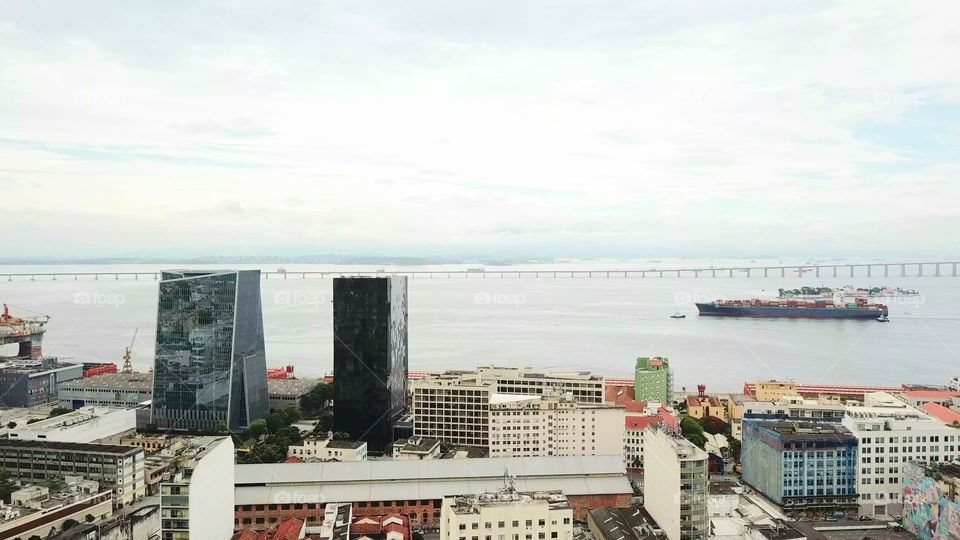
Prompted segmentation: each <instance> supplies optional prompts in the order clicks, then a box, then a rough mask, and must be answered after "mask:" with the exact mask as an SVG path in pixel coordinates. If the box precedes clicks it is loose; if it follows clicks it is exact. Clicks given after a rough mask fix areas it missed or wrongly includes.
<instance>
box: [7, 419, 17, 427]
mask: <svg viewBox="0 0 960 540" xmlns="http://www.w3.org/2000/svg"><path fill="white" fill-rule="evenodd" d="M15 427H17V423H16V422H14V421H12V420H11V421H10V422H7V429H13V428H15Z"/></svg>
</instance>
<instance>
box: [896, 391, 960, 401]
mask: <svg viewBox="0 0 960 540" xmlns="http://www.w3.org/2000/svg"><path fill="white" fill-rule="evenodd" d="M903 395H904V396H907V397H908V398H914V399H938V400H949V399H951V398H954V397H960V392H955V391H953V390H907V391H906V392H904V393H903Z"/></svg>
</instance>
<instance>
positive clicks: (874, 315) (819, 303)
mask: <svg viewBox="0 0 960 540" xmlns="http://www.w3.org/2000/svg"><path fill="white" fill-rule="evenodd" d="M697 309H698V310H699V311H700V315H707V316H719V317H778V318H809V319H876V320H886V318H887V315H888V310H887V306H886V305H884V304H871V303H869V302H868V300H867V299H866V298H862V297H859V298H854V299H853V301H852V302H846V301H845V300H844V297H843V295H842V294H834V296H833V298H817V299H812V300H807V299H799V298H775V299H760V298H754V299H743V300H716V301H714V302H709V303H698V304H697Z"/></svg>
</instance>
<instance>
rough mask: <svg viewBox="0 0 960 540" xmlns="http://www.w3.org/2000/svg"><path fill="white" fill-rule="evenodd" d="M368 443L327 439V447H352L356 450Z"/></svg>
mask: <svg viewBox="0 0 960 540" xmlns="http://www.w3.org/2000/svg"><path fill="white" fill-rule="evenodd" d="M366 444H367V443H366V442H365V441H333V440H331V441H327V448H350V449H353V450H356V449H357V448H360V447H361V446H365V445H366Z"/></svg>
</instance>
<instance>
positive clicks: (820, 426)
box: [744, 419, 856, 441]
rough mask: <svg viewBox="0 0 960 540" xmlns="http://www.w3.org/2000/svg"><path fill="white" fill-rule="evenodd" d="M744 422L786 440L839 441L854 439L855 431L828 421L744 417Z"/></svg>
mask: <svg viewBox="0 0 960 540" xmlns="http://www.w3.org/2000/svg"><path fill="white" fill-rule="evenodd" d="M744 424H751V425H754V426H756V427H757V428H759V429H764V430H767V431H770V432H773V433H776V434H777V435H778V436H779V437H780V438H781V439H783V440H785V441H797V440H818V441H822V440H824V439H835V440H838V441H847V440H853V439H855V438H856V437H854V435H853V433H851V432H850V430H849V429H847V428H845V427H844V426H842V425H840V424H833V423H828V422H791V421H780V422H764V421H757V420H752V419H744Z"/></svg>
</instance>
